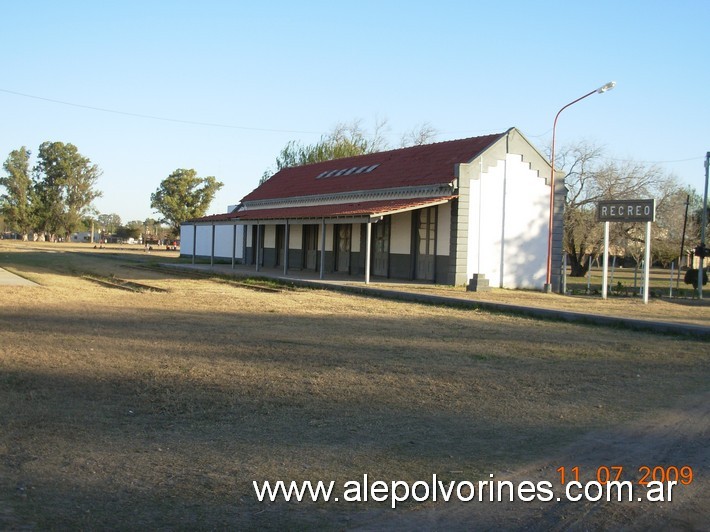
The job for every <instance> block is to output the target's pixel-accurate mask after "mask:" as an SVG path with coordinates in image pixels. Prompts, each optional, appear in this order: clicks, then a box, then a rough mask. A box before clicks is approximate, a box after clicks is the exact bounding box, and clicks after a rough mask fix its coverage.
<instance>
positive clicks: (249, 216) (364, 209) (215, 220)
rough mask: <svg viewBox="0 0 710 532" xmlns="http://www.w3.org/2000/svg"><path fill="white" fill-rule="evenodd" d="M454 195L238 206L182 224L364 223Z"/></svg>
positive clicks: (430, 205) (449, 198) (437, 201)
mask: <svg viewBox="0 0 710 532" xmlns="http://www.w3.org/2000/svg"><path fill="white" fill-rule="evenodd" d="M456 197H458V196H439V197H435V198H412V199H388V200H380V201H363V202H353V203H330V204H323V205H310V206H299V207H283V208H275V209H268V208H261V209H242V210H239V211H236V212H232V213H228V214H217V215H212V216H205V217H203V218H198V219H195V220H189V221H188V222H185V223H186V224H195V225H211V224H220V225H221V224H239V225H241V224H250V225H251V224H259V223H270V224H284V223H286V222H288V223H291V224H309V223H314V222H323V221H324V222H325V223H333V224H335V223H338V224H339V223H368V222H377V221H379V220H381V219H382V217H383V216H388V215H392V214H398V213H402V212H407V211H413V210H417V209H423V208H426V207H433V206H435V205H442V204H444V203H447V202H449V201H451V200H452V199H454V198H456Z"/></svg>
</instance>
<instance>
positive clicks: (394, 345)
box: [0, 247, 710, 529]
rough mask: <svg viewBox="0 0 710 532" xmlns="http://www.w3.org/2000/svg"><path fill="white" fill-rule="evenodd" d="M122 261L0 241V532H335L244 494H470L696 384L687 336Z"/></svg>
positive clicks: (312, 508) (698, 365)
mask: <svg viewBox="0 0 710 532" xmlns="http://www.w3.org/2000/svg"><path fill="white" fill-rule="evenodd" d="M126 260H127V258H126V257H121V258H120V259H117V258H116V257H111V256H108V255H106V256H100V255H98V254H97V255H96V256H85V255H77V254H74V253H61V254H59V253H56V254H48V253H38V252H35V251H31V250H26V251H25V252H23V253H20V252H18V250H17V248H15V247H13V248H1V247H0V266H3V267H6V266H7V267H8V268H9V269H12V270H13V271H21V272H23V275H25V276H26V277H28V278H31V279H32V280H34V281H36V282H38V283H40V285H41V286H40V287H36V288H26V287H22V288H19V287H18V288H12V287H2V288H1V289H0V290H1V291H0V426H1V427H2V432H0V494H2V495H0V528H2V527H4V528H8V527H9V528H12V527H20V526H23V525H29V526H32V525H34V526H36V527H38V528H62V529H68V528H71V529H77V528H85V529H96V528H111V529H138V528H150V529H213V528H230V529H237V528H242V529H243V528H262V527H271V528H284V527H287V528H294V527H295V528H301V527H314V526H318V527H323V526H326V527H329V528H342V527H347V526H348V523H349V522H350V521H349V520H350V519H351V518H353V517H356V515H357V512H359V511H361V510H363V508H361V507H360V506H356V505H347V504H343V503H341V504H340V505H338V504H335V505H330V506H326V505H323V504H318V505H314V504H305V503H302V504H299V505H296V504H284V503H279V504H261V503H258V502H257V501H256V498H255V496H254V493H253V491H252V489H251V481H252V480H266V479H269V480H277V479H283V480H305V479H312V480H331V479H332V480H338V481H339V482H342V481H345V480H348V479H358V478H361V476H362V474H363V473H367V474H369V475H370V476H371V478H380V479H385V480H394V479H410V480H415V479H420V478H421V479H426V478H428V477H430V476H431V474H432V473H437V474H438V475H439V477H440V478H442V479H451V480H456V479H459V480H461V479H471V480H473V479H477V478H479V477H481V476H487V474H488V473H489V472H491V471H494V470H498V469H507V468H512V467H515V466H517V465H519V464H523V463H525V462H527V461H530V460H534V459H538V458H540V457H543V456H545V455H547V454H548V453H549V452H551V450H557V449H559V448H560V447H561V446H563V445H564V444H566V443H568V442H571V441H572V440H574V439H576V438H577V437H579V436H580V435H581V434H584V433H587V432H589V431H592V430H596V429H599V428H609V427H613V426H616V425H620V424H624V423H626V422H628V421H629V420H631V419H634V418H636V417H637V416H638V415H640V414H645V413H648V412H652V411H654V410H655V409H658V408H661V407H664V406H669V405H672V404H676V403H677V402H678V401H680V400H682V398H684V397H687V396H690V395H693V394H696V393H700V392H702V391H705V390H707V382H708V377H710V353H709V350H708V344H707V343H703V342H699V341H694V340H691V339H685V338H673V337H665V336H654V335H651V334H643V333H635V332H629V331H619V330H608V329H602V328H595V327H589V326H579V325H571V324H556V323H552V322H540V321H535V320H532V319H524V318H519V317H511V316H505V315H491V314H486V313H484V312H477V311H463V310H456V309H449V308H440V307H429V306H421V305H413V304H404V303H396V302H389V301H382V300H376V299H369V298H364V297H356V296H348V295H342V294H336V293H332V292H327V291H319V290H293V291H287V292H282V293H277V294H270V293H259V292H254V291H252V290H248V289H245V288H239V287H234V286H230V285H227V284H224V283H215V282H211V281H209V280H185V279H178V278H171V277H170V276H166V275H160V274H158V273H154V272H147V271H142V270H136V269H129V268H126V267H124V264H125V263H126ZM136 260H149V259H147V258H146V257H144V256H143V255H140V254H139V253H136ZM86 272H92V273H95V274H98V275H104V276H107V275H111V274H113V275H116V276H117V277H121V278H124V279H130V280H132V281H136V282H141V283H145V284H149V285H153V286H156V287H160V288H164V289H167V290H168V292H166V293H157V292H145V293H132V292H125V291H120V290H115V289H111V288H104V287H101V286H97V285H95V284H93V283H90V282H88V281H86V280H82V279H81V278H79V277H78V276H77V275H78V274H79V273H86ZM365 509H367V508H365Z"/></svg>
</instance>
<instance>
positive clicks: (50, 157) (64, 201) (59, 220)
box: [34, 142, 101, 235]
mask: <svg viewBox="0 0 710 532" xmlns="http://www.w3.org/2000/svg"><path fill="white" fill-rule="evenodd" d="M34 174H35V175H34V183H35V186H34V188H35V192H36V196H35V198H36V203H35V214H36V216H37V218H38V228H39V229H40V230H42V231H44V232H46V233H49V234H50V235H57V234H60V233H64V234H65V235H68V234H69V233H72V232H74V231H75V230H76V229H77V228H78V227H79V226H80V224H81V221H82V219H83V218H85V217H86V216H87V215H88V214H90V213H91V212H92V207H91V203H92V202H93V201H94V199H96V198H98V197H100V196H101V192H99V191H98V190H96V189H95V188H94V187H95V186H96V182H97V181H98V179H99V177H100V176H101V170H100V169H99V167H98V166H96V165H95V164H91V161H90V160H89V159H88V158H87V157H84V156H82V155H81V154H80V153H79V150H78V149H77V148H76V146H74V145H73V144H64V143H63V142H44V143H42V144H41V145H40V147H39V153H38V161H37V165H36V166H35V168H34Z"/></svg>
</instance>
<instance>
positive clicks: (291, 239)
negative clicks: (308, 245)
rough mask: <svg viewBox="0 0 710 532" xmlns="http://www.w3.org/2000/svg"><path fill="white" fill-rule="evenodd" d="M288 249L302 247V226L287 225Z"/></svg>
mask: <svg viewBox="0 0 710 532" xmlns="http://www.w3.org/2000/svg"><path fill="white" fill-rule="evenodd" d="M288 235H289V236H288V249H301V248H303V226H302V225H289V226H288Z"/></svg>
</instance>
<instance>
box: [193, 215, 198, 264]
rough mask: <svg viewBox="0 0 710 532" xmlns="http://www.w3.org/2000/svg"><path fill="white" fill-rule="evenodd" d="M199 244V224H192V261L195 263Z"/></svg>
mask: <svg viewBox="0 0 710 532" xmlns="http://www.w3.org/2000/svg"><path fill="white" fill-rule="evenodd" d="M196 246H197V225H196V224H192V263H193V264H195V247H196Z"/></svg>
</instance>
